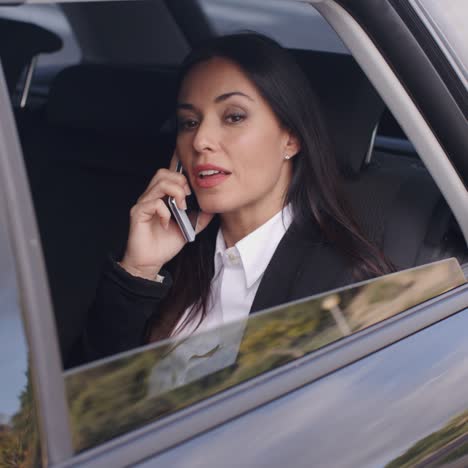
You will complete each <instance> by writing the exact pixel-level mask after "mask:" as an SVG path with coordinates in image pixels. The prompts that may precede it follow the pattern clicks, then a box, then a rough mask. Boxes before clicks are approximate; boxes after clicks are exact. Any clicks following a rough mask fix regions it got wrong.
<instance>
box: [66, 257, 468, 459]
mask: <svg viewBox="0 0 468 468" xmlns="http://www.w3.org/2000/svg"><path fill="white" fill-rule="evenodd" d="M465 282H466V281H465V278H464V275H463V273H462V271H461V269H460V266H459V264H458V262H457V261H456V260H453V259H451V260H444V261H441V262H439V263H434V264H431V265H427V266H423V267H419V268H416V269H413V270H407V271H405V272H399V273H395V274H393V275H388V276H384V277H381V278H378V279H376V280H372V281H368V282H365V283H362V284H359V285H356V286H353V287H348V288H343V289H340V290H336V291H333V292H331V293H325V294H321V295H318V296H315V297H311V298H307V299H305V300H301V301H296V302H293V303H291V304H287V305H282V306H279V307H276V308H273V309H270V310H266V311H264V312H260V313H256V314H253V315H251V316H250V317H249V318H248V319H247V320H243V321H238V322H234V323H231V324H227V325H224V326H222V327H218V328H217V329H215V330H213V331H206V332H200V333H194V334H192V335H191V336H189V337H188V338H184V339H176V338H173V339H169V340H166V341H162V342H160V343H158V344H155V345H151V346H148V347H146V348H145V349H144V350H141V351H137V352H130V353H124V354H122V355H121V356H116V357H113V358H109V359H105V360H103V361H101V362H96V363H94V364H91V365H88V366H84V367H79V368H76V369H74V370H71V371H68V372H66V373H65V379H66V388H67V395H68V401H69V408H70V421H71V426H72V432H73V440H74V443H75V447H74V448H75V450H76V451H82V450H85V449H88V448H90V447H93V446H95V445H97V444H100V443H102V442H103V441H106V440H109V439H111V438H113V437H116V436H118V435H119V434H122V433H125V432H128V431H129V430H131V429H136V428H138V427H141V426H142V425H144V424H148V423H150V422H154V421H157V420H158V419H160V418H162V417H165V416H168V415H170V414H172V413H174V412H176V411H179V410H181V409H183V408H185V407H187V406H189V405H192V404H195V403H197V402H200V401H201V400H203V399H205V398H208V397H210V396H213V395H216V394H218V393H220V392H222V391H224V390H227V389H229V388H231V387H233V386H236V385H239V384H241V383H243V382H246V381H247V380H249V379H252V378H255V377H258V376H260V375H262V374H263V373H265V372H269V371H273V370H275V369H278V368H279V367H281V366H284V365H286V364H287V363H289V362H291V361H293V360H296V359H299V358H301V357H303V356H306V355H307V354H309V353H312V352H317V351H319V350H320V349H322V348H325V349H326V347H327V346H329V345H330V344H332V343H334V342H337V341H339V340H341V339H343V338H344V337H347V336H350V335H353V334H355V333H357V332H359V331H361V330H365V329H366V328H367V327H370V326H372V325H374V324H376V323H378V322H381V321H384V320H387V319H389V318H390V317H392V316H395V315H398V314H400V313H401V312H403V311H404V310H407V309H409V308H411V307H413V306H415V305H417V304H420V303H422V302H424V301H427V300H429V299H430V298H433V297H435V296H437V295H439V294H443V293H444V292H446V291H449V290H450V289H452V288H456V287H457V286H460V285H462V284H464V283H465Z"/></svg>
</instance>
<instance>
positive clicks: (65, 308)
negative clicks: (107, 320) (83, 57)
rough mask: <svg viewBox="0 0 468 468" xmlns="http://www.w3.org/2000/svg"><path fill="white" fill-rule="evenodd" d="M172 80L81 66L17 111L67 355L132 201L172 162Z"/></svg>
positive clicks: (155, 73) (122, 237) (162, 73)
mask: <svg viewBox="0 0 468 468" xmlns="http://www.w3.org/2000/svg"><path fill="white" fill-rule="evenodd" d="M173 88H174V80H173V75H172V74H171V73H170V72H169V71H167V70H151V71H150V70H146V69H145V70H137V69H132V70H130V69H128V68H123V67H112V66H98V65H80V66H74V67H71V68H69V69H66V70H64V71H62V72H61V73H60V74H59V75H57V77H56V78H55V80H54V81H53V83H52V86H51V89H50V93H49V98H48V101H47V104H46V106H45V107H43V108H41V109H34V110H32V111H30V112H28V111H26V112H21V113H19V114H18V126H19V131H20V135H21V142H22V146H23V152H24V155H25V161H26V166H27V170H28V175H29V178H30V185H31V189H32V194H33V199H34V203H35V209H36V214H37V219H38V225H39V230H40V234H41V238H42V245H43V249H44V255H45V261H46V266H47V270H48V274H49V281H50V288H51V293H52V299H53V304H54V309H55V314H56V318H57V325H58V332H59V336H60V343H61V347H62V353H63V355H64V356H66V355H67V354H68V352H69V350H70V347H71V345H72V343H73V342H74V341H75V339H76V337H77V336H78V335H79V333H80V331H81V328H82V323H83V320H84V317H85V315H86V311H87V309H88V307H89V304H90V301H91V300H92V298H93V295H94V291H95V288H96V284H97V280H98V278H99V274H100V270H101V265H102V263H103V262H104V259H105V257H106V255H107V254H108V253H109V252H113V253H114V254H115V255H117V256H118V255H119V254H120V252H121V251H122V249H123V247H124V245H125V241H126V236H127V229H128V213H129V210H130V208H131V206H132V205H133V204H134V203H135V201H136V199H137V198H138V196H139V195H140V194H141V193H142V192H143V190H144V189H145V187H146V185H147V184H148V182H149V180H150V178H151V177H152V175H153V174H154V172H155V171H156V170H157V169H158V168H159V167H162V166H166V165H167V164H168V160H169V158H170V156H171V150H172V146H173V137H172V135H169V134H166V133H164V132H162V131H160V128H161V126H162V124H163V122H165V121H166V119H167V118H168V115H169V113H170V111H171V109H172V107H173V103H172V99H173V95H172V94H171V93H172V91H171V90H173Z"/></svg>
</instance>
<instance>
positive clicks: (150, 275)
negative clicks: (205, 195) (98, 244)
mask: <svg viewBox="0 0 468 468" xmlns="http://www.w3.org/2000/svg"><path fill="white" fill-rule="evenodd" d="M171 167H175V158H173V161H172V162H171ZM189 194H190V187H189V184H188V181H187V179H186V177H185V176H184V175H183V174H180V173H178V172H175V171H174V170H169V169H159V170H158V171H157V172H156V174H155V175H154V177H153V178H152V180H151V182H150V183H149V185H148V187H147V189H146V190H145V192H144V193H143V194H142V195H141V196H140V198H139V199H138V200H137V203H136V204H135V205H134V206H133V207H132V209H131V210H130V229H129V236H128V241H127V248H126V251H125V254H124V256H123V259H122V261H121V262H120V264H121V266H122V267H123V268H124V269H125V270H127V271H128V272H129V273H130V274H132V275H134V276H140V277H142V278H147V279H155V278H156V276H157V274H158V273H159V271H160V270H161V268H162V266H163V265H164V264H165V263H167V262H168V261H169V260H171V259H172V258H173V257H175V256H176V255H177V254H178V253H179V252H180V251H181V250H182V248H183V246H184V245H185V243H186V240H185V238H184V236H183V234H182V232H181V231H180V228H179V226H178V225H177V223H176V221H175V220H174V219H173V218H172V215H171V212H170V210H169V208H168V207H167V205H166V203H165V202H164V200H163V199H164V198H165V197H166V196H170V197H174V198H175V201H176V203H177V206H178V207H179V208H182V209H185V208H186V202H185V197H186V196H187V195H189ZM212 218H213V215H211V214H207V213H204V212H202V211H200V214H199V217H198V225H197V233H198V232H200V231H202V230H203V229H204V228H205V227H206V226H207V225H208V224H209V222H210V221H211V219H212Z"/></svg>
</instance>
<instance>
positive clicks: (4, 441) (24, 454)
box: [0, 198, 40, 466]
mask: <svg viewBox="0 0 468 468" xmlns="http://www.w3.org/2000/svg"><path fill="white" fill-rule="evenodd" d="M0 202H1V198H0ZM2 209H3V207H1V206H0V258H1V259H2V262H1V265H0V305H1V306H0V376H1V377H0V381H1V398H0V466H18V464H21V463H23V462H24V461H25V460H30V461H31V463H34V462H38V460H39V459H40V446H39V438H38V428H37V419H36V412H35V406H34V397H33V389H32V382H31V374H30V370H29V366H28V346H27V342H26V337H25V333H24V328H23V322H22V316H21V310H20V304H19V291H18V287H17V284H16V272H15V266H14V260H13V252H12V249H11V245H10V242H9V238H8V233H7V226H8V221H7V219H6V217H5V215H4V213H3V211H2Z"/></svg>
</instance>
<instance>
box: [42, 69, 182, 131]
mask: <svg viewBox="0 0 468 468" xmlns="http://www.w3.org/2000/svg"><path fill="white" fill-rule="evenodd" d="M174 81H175V80H174V77H173V73H172V72H168V71H161V70H148V69H135V68H127V67H119V66H110V65H76V66H73V67H70V68H67V69H65V70H63V71H62V72H60V73H59V74H58V75H57V77H56V78H55V79H54V81H53V83H52V86H51V89H50V92H49V100H48V104H47V118H48V120H49V122H50V123H52V124H53V125H57V126H64V127H68V128H75V129H88V130H96V131H98V132H108V133H117V134H118V133H121V132H126V133H127V134H134V135H153V134H156V133H157V132H158V130H159V128H160V127H161V125H162V124H163V122H165V121H166V120H167V118H168V116H169V114H170V113H171V111H172V109H173V106H174V102H175V101H174V97H175V96H174V93H175V86H174Z"/></svg>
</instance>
